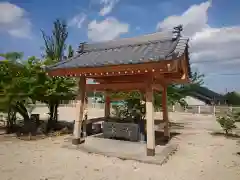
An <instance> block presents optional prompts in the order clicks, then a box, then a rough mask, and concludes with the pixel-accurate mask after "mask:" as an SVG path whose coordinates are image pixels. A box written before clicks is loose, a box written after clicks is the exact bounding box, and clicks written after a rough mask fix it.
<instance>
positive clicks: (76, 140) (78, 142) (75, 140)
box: [72, 138, 85, 145]
mask: <svg viewBox="0 0 240 180" xmlns="http://www.w3.org/2000/svg"><path fill="white" fill-rule="evenodd" d="M84 142H85V140H84V139H81V138H74V139H72V144H73V145H78V144H82V143H84Z"/></svg>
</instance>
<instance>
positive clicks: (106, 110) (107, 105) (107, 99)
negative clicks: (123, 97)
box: [104, 91, 111, 118]
mask: <svg viewBox="0 0 240 180" xmlns="http://www.w3.org/2000/svg"><path fill="white" fill-rule="evenodd" d="M110 105H111V100H110V95H109V92H108V91H105V107H104V114H105V118H108V117H109V116H110Z"/></svg>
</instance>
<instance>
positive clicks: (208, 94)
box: [189, 86, 225, 102]
mask: <svg viewBox="0 0 240 180" xmlns="http://www.w3.org/2000/svg"><path fill="white" fill-rule="evenodd" d="M189 95H190V96H192V97H195V98H197V99H200V100H203V101H213V102H217V101H221V102H222V101H224V100H225V97H224V95H221V94H219V93H216V92H214V91H212V90H210V89H208V88H207V87H200V86H199V87H195V88H194V89H193V91H192V92H190V94H189Z"/></svg>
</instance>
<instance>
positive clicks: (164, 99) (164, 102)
mask: <svg viewBox="0 0 240 180" xmlns="http://www.w3.org/2000/svg"><path fill="white" fill-rule="evenodd" d="M162 111H163V121H164V123H165V125H164V136H165V138H166V140H169V138H170V131H169V119H168V106H167V86H166V85H165V86H164V87H163V91H162Z"/></svg>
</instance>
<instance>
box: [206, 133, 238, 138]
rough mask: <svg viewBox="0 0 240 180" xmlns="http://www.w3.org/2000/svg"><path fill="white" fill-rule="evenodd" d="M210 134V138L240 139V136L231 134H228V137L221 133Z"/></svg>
mask: <svg viewBox="0 0 240 180" xmlns="http://www.w3.org/2000/svg"><path fill="white" fill-rule="evenodd" d="M210 134H211V135H212V136H224V137H226V138H229V139H239V138H240V135H238V134H233V133H229V134H228V135H226V134H225V133H223V132H211V133H210Z"/></svg>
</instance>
